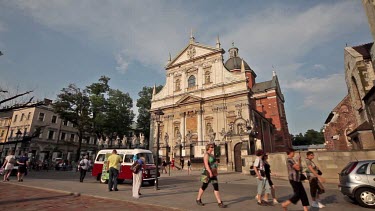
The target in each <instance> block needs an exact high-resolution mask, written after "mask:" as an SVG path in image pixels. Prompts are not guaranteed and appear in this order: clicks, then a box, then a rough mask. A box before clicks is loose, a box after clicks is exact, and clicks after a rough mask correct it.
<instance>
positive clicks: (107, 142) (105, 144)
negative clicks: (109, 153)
mask: <svg viewBox="0 0 375 211" xmlns="http://www.w3.org/2000/svg"><path fill="white" fill-rule="evenodd" d="M104 146H105V147H107V148H108V146H109V137H108V136H107V137H106V138H105V142H104Z"/></svg>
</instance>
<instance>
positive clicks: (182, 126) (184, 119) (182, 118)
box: [180, 112, 186, 147]
mask: <svg viewBox="0 0 375 211" xmlns="http://www.w3.org/2000/svg"><path fill="white" fill-rule="evenodd" d="M180 117H181V121H180V122H181V123H180V133H181V136H182V137H181V145H182V146H183V147H185V136H186V127H185V122H186V118H185V112H182V113H180Z"/></svg>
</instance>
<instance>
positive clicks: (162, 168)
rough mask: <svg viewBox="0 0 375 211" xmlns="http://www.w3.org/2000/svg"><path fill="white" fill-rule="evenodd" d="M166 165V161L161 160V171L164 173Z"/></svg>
mask: <svg viewBox="0 0 375 211" xmlns="http://www.w3.org/2000/svg"><path fill="white" fill-rule="evenodd" d="M167 165H168V164H167V162H166V161H165V160H163V162H162V163H161V173H164V172H165V173H166V174H167V173H168V172H167Z"/></svg>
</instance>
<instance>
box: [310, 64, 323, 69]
mask: <svg viewBox="0 0 375 211" xmlns="http://www.w3.org/2000/svg"><path fill="white" fill-rule="evenodd" d="M313 69H315V70H325V69H326V66H325V65H323V64H314V65H313Z"/></svg>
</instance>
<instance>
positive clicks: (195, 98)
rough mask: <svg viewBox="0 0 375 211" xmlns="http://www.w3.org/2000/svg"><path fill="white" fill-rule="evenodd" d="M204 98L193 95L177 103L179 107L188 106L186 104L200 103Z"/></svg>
mask: <svg viewBox="0 0 375 211" xmlns="http://www.w3.org/2000/svg"><path fill="white" fill-rule="evenodd" d="M201 100H202V98H200V97H196V96H193V95H185V96H183V97H182V98H181V99H180V100H178V101H177V102H176V104H177V105H181V104H186V103H195V102H200V101H201Z"/></svg>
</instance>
